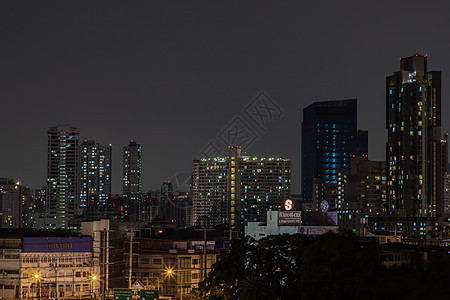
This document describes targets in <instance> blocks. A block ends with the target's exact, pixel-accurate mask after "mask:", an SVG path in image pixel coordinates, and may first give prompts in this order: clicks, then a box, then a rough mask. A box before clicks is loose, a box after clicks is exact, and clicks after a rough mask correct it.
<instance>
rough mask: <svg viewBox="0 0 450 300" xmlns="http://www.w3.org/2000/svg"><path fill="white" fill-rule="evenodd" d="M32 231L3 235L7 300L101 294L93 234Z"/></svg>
mask: <svg viewBox="0 0 450 300" xmlns="http://www.w3.org/2000/svg"><path fill="white" fill-rule="evenodd" d="M32 234H33V235H34V236H32V237H27V236H25V237H19V236H17V237H13V236H11V237H6V235H10V234H6V233H5V234H4V235H3V237H2V238H0V269H1V271H2V272H1V275H0V285H1V286H2V288H1V291H0V293H1V297H2V298H3V299H94V297H95V295H96V296H98V295H99V280H97V277H96V273H95V272H94V264H93V262H94V261H93V259H94V257H93V248H92V245H93V242H92V238H91V237H69V236H65V237H64V236H62V237H56V236H55V237H52V236H44V235H45V234H44V233H43V232H42V233H38V232H37V231H33V232H32ZM18 235H20V233H19V234H18ZM37 235H41V236H37Z"/></svg>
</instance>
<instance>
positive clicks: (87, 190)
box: [80, 140, 112, 207]
mask: <svg viewBox="0 0 450 300" xmlns="http://www.w3.org/2000/svg"><path fill="white" fill-rule="evenodd" d="M111 153H112V151H111V145H109V146H104V145H100V144H99V143H96V142H95V141H93V140H86V141H84V142H83V143H82V144H81V145H80V205H81V206H82V207H86V206H87V207H101V206H105V205H106V203H107V201H108V200H109V199H110V197H111Z"/></svg>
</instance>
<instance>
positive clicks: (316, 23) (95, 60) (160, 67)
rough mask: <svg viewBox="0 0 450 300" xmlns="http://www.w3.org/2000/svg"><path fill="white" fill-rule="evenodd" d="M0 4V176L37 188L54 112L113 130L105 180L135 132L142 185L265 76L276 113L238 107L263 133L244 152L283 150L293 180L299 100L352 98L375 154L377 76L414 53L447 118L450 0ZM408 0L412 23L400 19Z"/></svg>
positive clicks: (446, 125)
mask: <svg viewBox="0 0 450 300" xmlns="http://www.w3.org/2000/svg"><path fill="white" fill-rule="evenodd" d="M347 5H348V6H347ZM0 6H1V9H0V19H1V20H2V23H1V27H0V28H1V30H2V44H3V45H5V47H2V49H1V50H0V51H1V53H2V55H1V58H0V59H1V63H2V70H1V71H0V76H1V79H2V80H1V81H0V82H1V88H0V90H1V92H0V93H1V94H0V95H1V97H2V99H4V101H3V110H4V111H6V112H7V113H6V114H5V115H4V116H3V118H2V119H1V121H0V122H1V123H0V125H1V126H0V128H1V131H0V133H1V135H2V137H3V140H4V143H5V144H6V145H7V146H6V147H2V148H1V150H0V157H1V161H0V164H1V166H2V168H1V171H2V174H1V176H0V177H5V178H14V179H15V180H17V181H20V182H21V183H23V184H24V185H27V186H29V187H30V188H33V189H36V188H39V187H41V186H44V185H45V178H46V174H45V173H46V150H47V145H46V130H47V128H48V127H49V126H55V125H57V124H70V125H71V126H74V127H77V128H78V129H79V131H80V141H81V140H84V139H92V140H96V141H98V142H99V143H100V144H112V149H113V154H112V157H113V162H112V167H113V170H112V177H113V179H112V192H113V193H120V191H121V174H122V169H121V166H122V164H121V160H122V155H121V149H122V147H123V146H124V145H126V144H127V143H128V142H129V140H131V139H133V140H136V141H137V142H138V143H140V144H141V145H142V161H143V162H142V164H143V166H142V170H143V171H142V172H143V174H142V189H143V190H144V191H147V190H148V189H149V188H152V189H158V188H159V186H160V185H161V183H162V182H163V181H164V180H169V179H171V178H172V176H174V175H176V174H179V173H186V172H190V171H191V167H192V166H191V162H192V159H193V157H195V156H197V155H198V154H199V152H200V151H201V150H202V149H203V147H205V146H206V145H207V144H208V142H209V141H210V140H211V139H214V138H217V137H218V136H220V133H221V132H222V131H223V130H224V129H225V128H227V125H228V124H230V122H231V121H232V120H234V119H235V117H238V116H242V115H243V111H244V109H245V107H246V105H247V104H248V103H251V101H252V99H254V97H255V96H256V95H257V94H258V93H259V91H261V90H264V91H266V93H267V94H268V95H269V96H270V97H271V98H272V99H273V100H274V102H275V103H277V105H278V106H279V107H280V108H281V109H282V112H283V113H282V114H281V117H279V118H278V119H276V120H273V121H272V122H271V123H270V124H269V125H268V126H267V127H264V128H261V127H259V126H258V124H255V123H254V122H252V120H250V119H249V118H242V120H244V121H245V122H246V123H248V124H250V125H251V126H252V129H253V130H254V131H255V134H256V135H257V136H258V139H256V140H255V142H254V143H253V144H252V145H251V147H250V148H249V153H252V154H255V155H258V156H268V155H270V156H283V157H287V158H290V159H291V161H292V175H293V178H292V181H293V182H292V191H293V192H294V193H299V192H300V181H301V180H300V177H301V175H300V167H301V162H300V157H301V151H300V135H301V134H300V130H301V122H302V117H301V113H302V110H303V108H304V107H306V106H308V105H310V104H311V103H313V102H316V101H328V100H335V99H350V98H357V99H358V101H359V111H358V119H359V124H358V128H360V129H362V130H367V131H369V159H375V160H383V159H385V153H384V147H385V142H386V140H387V134H386V132H385V126H384V124H385V112H384V111H385V94H384V93H385V77H386V76H388V75H389V74H392V73H393V72H395V71H396V70H397V68H398V58H400V57H406V56H410V55H413V54H414V53H422V54H428V55H429V56H430V58H431V59H430V65H429V69H430V70H440V71H442V74H443V80H442V112H443V113H442V121H443V122H442V133H445V132H448V131H449V129H450V120H449V118H448V117H447V115H448V111H449V105H448V100H447V99H448V96H447V95H448V94H449V93H448V91H449V86H450V84H448V80H447V79H446V74H449V71H450V57H448V55H447V53H448V52H449V51H448V50H449V48H450V45H449V44H448V42H447V41H446V39H445V37H446V36H448V31H449V29H448V28H450V24H449V22H450V21H449V20H448V18H446V16H445V12H446V11H448V7H447V6H448V4H447V3H445V4H443V3H442V4H430V5H426V6H424V5H423V4H422V3H421V2H418V1H417V2H410V1H409V2H407V4H406V2H405V3H404V4H402V3H396V4H389V5H387V4H383V3H381V4H367V5H365V6H364V7H361V6H359V5H354V4H353V3H348V4H336V3H331V2H328V3H320V4H319V3H317V4H316V3H309V4H300V3H299V4H285V6H283V5H282V4H275V3H269V2H265V1H262V2H258V3H257V4H256V3H248V4H240V5H232V4H227V5H225V4H224V6H223V7H220V9H217V7H214V6H211V4H208V3H206V2H201V3H199V4H193V3H189V4H188V3H182V2H179V3H178V4H177V5H171V4H167V3H158V4H155V3H147V4H142V5H141V4H134V5H133V6H126V8H127V9H126V10H124V9H123V7H122V6H120V5H116V6H114V5H112V4H110V6H108V8H107V9H105V10H103V9H101V8H102V7H101V6H100V5H99V4H91V5H90V6H89V8H90V9H89V10H88V11H86V7H85V6H83V5H82V4H74V3H72V4H68V3H58V4H56V3H48V4H42V3H41V4H36V3H31V2H30V3H29V5H23V6H21V5H19V4H16V3H13V2H3V3H1V4H0ZM368 6H369V7H368ZM403 7H406V8H407V11H408V13H409V15H410V17H411V19H414V20H416V24H415V26H414V30H411V31H408V30H403V26H400V25H399V24H400V23H399V22H400V21H399V19H398V14H397V13H396V11H398V9H401V8H403ZM369 10H371V12H370V13H369V12H368V11H369ZM380 15H383V18H380ZM80 16H82V17H81V18H80ZM217 20H219V22H217ZM323 20H327V21H326V22H325V21H323ZM331 23H333V26H332V27H330V26H329V24H331ZM274 24H277V25H276V26H274ZM429 28H433V31H432V33H430V31H429ZM330 49H331V50H330ZM244 117H245V115H244Z"/></svg>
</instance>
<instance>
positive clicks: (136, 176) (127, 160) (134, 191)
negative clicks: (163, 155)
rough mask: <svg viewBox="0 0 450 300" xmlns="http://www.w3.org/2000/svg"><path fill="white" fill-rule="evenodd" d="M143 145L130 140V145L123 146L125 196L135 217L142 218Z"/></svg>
mask: <svg viewBox="0 0 450 300" xmlns="http://www.w3.org/2000/svg"><path fill="white" fill-rule="evenodd" d="M141 154H142V153H141V145H140V144H137V143H136V142H135V141H133V140H132V141H130V143H129V144H128V146H125V147H123V196H124V197H125V198H127V200H128V203H127V205H129V206H130V211H132V215H133V219H134V220H135V221H138V220H140V218H141V217H142V216H141V214H140V211H141V209H142V207H141V205H142V198H141V184H142V182H141V175H142V158H141Z"/></svg>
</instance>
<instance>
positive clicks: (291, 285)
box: [199, 233, 450, 300]
mask: <svg viewBox="0 0 450 300" xmlns="http://www.w3.org/2000/svg"><path fill="white" fill-rule="evenodd" d="M380 257H381V255H380V248H379V246H378V244H377V243H361V242H360V240H359V238H358V237H357V236H355V235H354V234H352V233H340V234H326V235H323V236H320V237H317V238H313V237H308V236H301V235H287V234H285V235H278V236H269V237H267V238H264V239H262V240H260V241H255V240H253V239H251V238H245V239H241V240H234V241H233V242H232V245H231V251H230V252H229V253H226V254H224V255H223V256H222V257H221V259H220V261H218V262H217V263H216V264H215V265H214V266H213V269H212V271H211V273H210V274H209V276H208V278H207V279H206V280H205V281H204V282H203V283H201V284H200V289H199V295H200V298H201V299H210V300H213V299H244V300H245V299H327V300H329V299H450V259H449V255H448V253H447V252H444V253H442V252H440V253H438V254H436V255H433V256H430V257H429V260H428V261H427V262H425V261H424V260H423V255H422V254H421V253H419V252H418V253H415V254H414V255H413V259H412V263H411V264H408V265H401V266H398V267H394V268H386V267H384V265H383V264H382V262H381V258H380Z"/></svg>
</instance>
